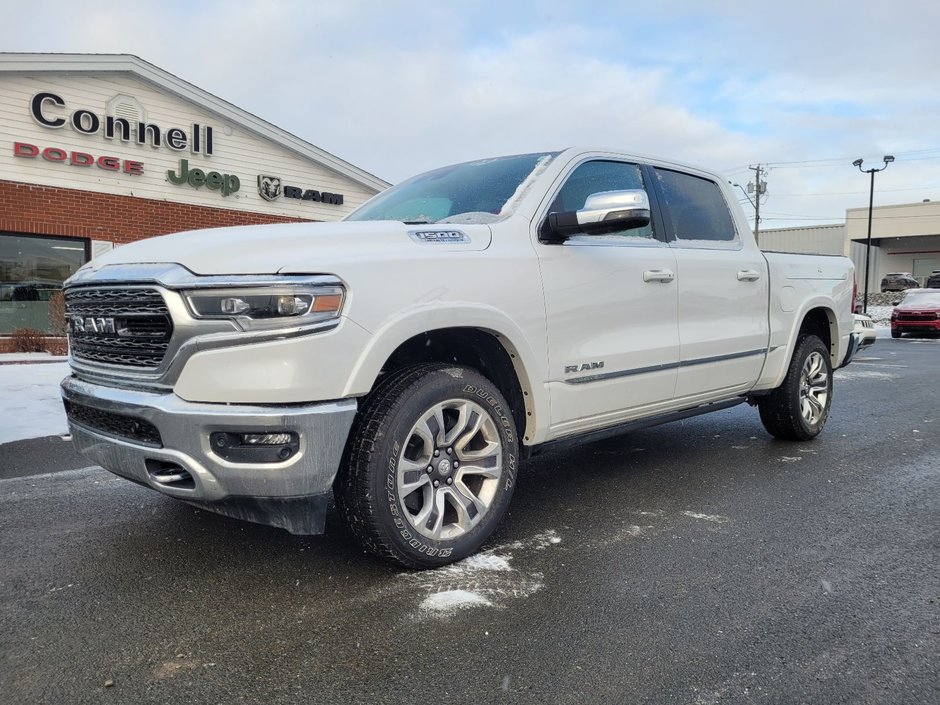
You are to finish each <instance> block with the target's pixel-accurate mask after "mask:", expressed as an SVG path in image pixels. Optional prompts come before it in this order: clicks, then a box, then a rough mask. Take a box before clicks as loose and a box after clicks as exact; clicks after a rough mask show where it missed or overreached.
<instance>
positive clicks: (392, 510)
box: [336, 364, 518, 568]
mask: <svg viewBox="0 0 940 705" xmlns="http://www.w3.org/2000/svg"><path fill="white" fill-rule="evenodd" d="M517 457H518V441H517V438H516V431H515V426H514V424H513V420H512V415H511V414H510V412H509V405H508V404H507V403H506V400H505V399H504V398H503V396H502V394H500V392H499V390H498V389H497V388H496V386H495V385H494V384H493V383H492V382H490V381H489V380H488V379H486V378H485V377H483V376H482V375H480V374H479V373H477V372H476V371H475V370H472V369H470V368H466V367H457V366H452V365H451V366H448V365H441V364H422V365H415V366H413V367H409V368H406V369H404V370H401V371H399V372H397V373H394V374H393V375H391V377H390V378H389V379H387V380H385V381H384V382H382V383H381V384H380V386H379V387H378V388H376V390H375V391H374V392H373V393H372V394H371V395H369V397H367V398H366V400H365V401H364V402H363V405H362V407H361V409H360V413H359V417H358V420H357V423H356V427H355V429H354V431H353V434H352V436H351V440H350V443H349V446H348V447H347V450H346V456H345V459H344V466H343V468H342V469H341V472H340V476H339V477H338V478H337V484H336V500H337V504H338V506H339V508H340V511H341V512H342V514H343V516H344V518H345V519H346V521H347V523H348V524H349V526H350V527H351V528H352V530H353V532H354V533H355V534H356V536H357V537H358V539H359V540H360V542H361V543H362V544H363V546H364V547H365V548H366V549H367V550H368V551H370V552H372V553H374V554H376V555H378V556H381V557H383V558H386V559H388V560H391V561H393V562H396V563H400V564H401V565H404V566H408V567H412V568H427V567H433V566H439V565H444V564H446V563H450V562H452V561H456V560H459V559H461V558H464V557H466V556H468V555H470V554H471V553H473V552H474V551H476V550H477V549H478V548H479V547H480V545H481V544H482V543H483V542H484V541H485V540H486V539H487V538H488V537H489V536H490V534H491V533H492V532H493V530H494V529H495V528H496V526H497V525H498V524H499V521H500V520H501V519H502V517H503V514H504V513H505V511H506V508H507V506H508V504H509V500H510V497H511V496H512V490H513V486H514V485H515V478H516V463H517Z"/></svg>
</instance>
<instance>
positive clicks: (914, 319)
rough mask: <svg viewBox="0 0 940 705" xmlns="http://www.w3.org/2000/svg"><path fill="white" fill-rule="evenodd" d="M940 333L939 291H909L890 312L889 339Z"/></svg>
mask: <svg viewBox="0 0 940 705" xmlns="http://www.w3.org/2000/svg"><path fill="white" fill-rule="evenodd" d="M902 333H940V289H911V290H910V291H908V292H907V293H906V294H905V295H904V299H903V300H902V301H901V303H899V304H898V305H897V306H895V307H894V311H892V312H891V337H892V338H900V337H901V334H902Z"/></svg>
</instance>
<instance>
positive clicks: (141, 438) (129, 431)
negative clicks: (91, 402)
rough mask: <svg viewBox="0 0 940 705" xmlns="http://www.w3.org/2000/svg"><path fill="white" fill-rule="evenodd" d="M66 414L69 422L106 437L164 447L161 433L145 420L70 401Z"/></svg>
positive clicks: (66, 404) (67, 403) (66, 407)
mask: <svg viewBox="0 0 940 705" xmlns="http://www.w3.org/2000/svg"><path fill="white" fill-rule="evenodd" d="M65 413H66V415H67V416H68V418H69V421H71V422H72V423H75V424H77V425H79V426H83V427H85V428H87V429H89V430H91V431H97V432H98V433H102V434H104V435H106V436H116V437H117V438H123V439H125V440H128V441H133V442H134V443H140V444H141V445H146V446H152V447H154V448H162V447H163V439H162V438H160V431H158V430H157V427H156V426H154V425H153V424H152V423H150V422H149V421H147V420H145V419H141V418H137V417H135V416H125V415H124V414H115V413H113V412H111V411H104V410H102V409H96V408H94V407H92V406H85V405H84V404H76V403H75V402H73V401H69V400H68V399H66V400H65Z"/></svg>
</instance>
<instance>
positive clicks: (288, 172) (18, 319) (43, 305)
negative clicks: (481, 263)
mask: <svg viewBox="0 0 940 705" xmlns="http://www.w3.org/2000/svg"><path fill="white" fill-rule="evenodd" d="M0 155H2V156H0V351H2V350H3V349H5V348H6V347H9V344H10V342H9V338H7V336H9V335H10V334H11V333H13V331H15V330H17V329H22V328H33V329H37V330H40V331H43V332H51V331H52V330H54V326H53V323H52V321H51V320H50V318H49V303H48V301H49V299H50V298H51V297H52V296H53V295H54V294H55V292H57V291H58V290H59V289H60V288H61V284H62V282H63V281H64V280H65V279H66V278H67V277H68V276H70V275H71V274H72V273H74V272H75V270H76V269H78V267H80V266H81V265H82V264H84V263H85V262H86V261H88V260H89V259H90V258H93V257H95V256H96V255H98V254H101V253H102V252H106V251H108V250H109V249H111V248H112V247H115V246H118V245H121V244H124V243H129V242H133V241H135V240H139V239H142V238H146V237H152V236H155V235H162V234H166V233H171V232H178V231H181V230H193V229H202V228H212V227H221V226H228V225H246V224H257V223H276V222H298V221H329V220H338V219H340V218H342V217H343V216H344V215H346V214H347V213H349V212H350V211H352V210H353V209H354V208H356V207H357V206H358V205H360V204H361V203H363V202H365V201H366V200H368V199H369V198H371V197H372V196H373V195H375V194H376V193H378V192H379V191H381V190H383V189H384V188H386V187H387V186H388V183H386V182H385V181H383V180H382V179H379V178H378V177H376V176H373V175H372V174H369V173H367V172H365V171H363V170H362V169H359V168H357V167H355V166H353V165H352V164H349V163H348V162H345V161H343V160H342V159H339V158H338V157H336V156H334V155H332V154H329V153H328V152H325V151H324V150H322V149H320V148H318V147H316V146H314V145H312V144H310V143H308V142H305V141H304V140H301V139H299V138H298V137H295V136H294V135H291V134H289V133H288V132H286V131H284V130H281V129H279V128H277V127H275V126H274V125H271V124H270V123H267V122H265V121H264V120H261V119H259V118H258V117H256V116H254V115H252V114H250V113H248V112H246V111H244V110H242V109H240V108H238V107H236V106H234V105H232V104H230V103H227V102H226V101H224V100H222V99H220V98H217V97H216V96H213V95H212V94H210V93H207V92H206V91H203V90H202V89H200V88H197V87H196V86H193V85H192V84H190V83H187V82H186V81H183V80H181V79H180V78H177V77H176V76H174V75H172V74H169V73H167V72H166V71H163V70H161V69H159V68H157V67H156V66H153V65H152V64H149V63H147V62H145V61H142V60H141V59H139V58H137V57H134V56H128V55H85V54H0Z"/></svg>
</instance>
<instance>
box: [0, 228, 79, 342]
mask: <svg viewBox="0 0 940 705" xmlns="http://www.w3.org/2000/svg"><path fill="white" fill-rule="evenodd" d="M87 261H88V245H87V241H86V240H79V239H74V238H64V237H36V236H32V235H19V234H16V233H0V335H10V333H12V332H13V331H15V330H16V329H17V328H35V329H36V330H40V331H43V332H44V333H52V332H54V329H53V326H52V322H51V321H50V320H49V299H51V298H52V297H53V296H54V295H55V294H56V293H57V292H59V291H61V290H62V282H64V281H65V280H66V279H68V278H69V277H70V276H72V275H73V274H74V273H75V272H76V271H77V270H78V268H79V267H81V266H82V265H83V264H85V262H87Z"/></svg>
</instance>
